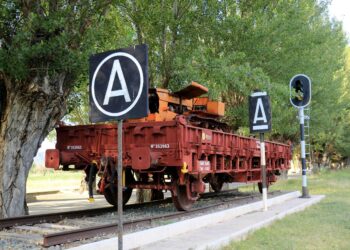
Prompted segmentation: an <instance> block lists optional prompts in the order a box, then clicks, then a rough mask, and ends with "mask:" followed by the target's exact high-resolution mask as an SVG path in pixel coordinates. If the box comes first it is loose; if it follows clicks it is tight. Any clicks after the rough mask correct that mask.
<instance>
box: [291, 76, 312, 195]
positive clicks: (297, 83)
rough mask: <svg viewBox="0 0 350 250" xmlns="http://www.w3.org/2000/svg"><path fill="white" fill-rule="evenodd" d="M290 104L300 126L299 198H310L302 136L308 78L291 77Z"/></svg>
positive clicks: (309, 84) (309, 97)
mask: <svg viewBox="0 0 350 250" xmlns="http://www.w3.org/2000/svg"><path fill="white" fill-rule="evenodd" d="M289 90H290V102H291V104H292V105H293V106H294V107H296V108H297V109H298V114H299V125H300V148H301V150H300V151H301V157H300V158H301V166H302V195H301V198H310V195H309V190H308V187H307V176H306V155H305V136H304V121H305V116H304V108H305V107H307V106H308V105H309V104H310V101H311V80H310V78H309V77H308V76H306V75H303V74H299V75H295V76H293V77H292V79H291V80H290V83H289Z"/></svg>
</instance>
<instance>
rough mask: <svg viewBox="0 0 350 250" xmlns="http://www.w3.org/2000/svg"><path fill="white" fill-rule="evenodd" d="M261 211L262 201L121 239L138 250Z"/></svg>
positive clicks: (109, 245) (110, 242) (82, 249)
mask: <svg viewBox="0 0 350 250" xmlns="http://www.w3.org/2000/svg"><path fill="white" fill-rule="evenodd" d="M300 195H301V193H300V192H299V191H295V192H290V193H287V194H283V195H279V196H277V197H273V198H270V199H268V203H267V204H268V206H272V205H276V204H280V203H282V202H285V201H287V200H290V199H293V198H297V197H299V196H300ZM262 209H263V204H262V201H257V202H253V203H250V204H246V205H243V206H239V207H234V208H230V209H226V210H222V211H219V212H216V213H211V214H208V215H202V216H198V217H195V218H192V219H187V220H183V221H180V222H177V223H172V224H168V225H164V226H159V227H155V228H150V229H146V230H143V231H139V232H135V233H130V234H126V235H124V237H123V243H124V249H132V248H138V247H141V246H143V245H147V244H151V243H154V242H157V241H160V240H163V239H166V238H169V237H173V236H176V235H179V234H183V233H186V232H190V231H194V230H196V229H199V228H202V227H206V226H210V225H213V224H216V223H219V222H221V221H225V220H228V219H233V218H235V217H238V216H241V215H244V214H247V213H251V212H254V211H258V210H262ZM281 218H282V217H281ZM272 221H273V220H271V221H269V223H271V222H272ZM259 224H261V223H259ZM266 225H267V224H266ZM254 226H255V225H254ZM262 226H263V225H261V226H260V227H262ZM116 233H117V231H116ZM227 241H228V242H229V241H230V240H228V239H222V243H221V241H220V242H219V241H217V242H218V243H217V244H225V242H227ZM117 243H118V238H117V237H114V238H111V239H107V240H102V241H97V242H93V243H88V244H85V245H81V246H78V247H74V248H70V249H72V250H90V249H91V250H95V249H98V248H105V249H115V248H116V246H118V244H117ZM217 244H215V245H210V247H215V246H217ZM205 247H207V246H205ZM205 247H204V249H205Z"/></svg>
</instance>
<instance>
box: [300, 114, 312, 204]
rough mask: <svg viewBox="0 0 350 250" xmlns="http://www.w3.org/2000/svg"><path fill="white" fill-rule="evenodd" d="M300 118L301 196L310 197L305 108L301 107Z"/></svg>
mask: <svg viewBox="0 0 350 250" xmlns="http://www.w3.org/2000/svg"><path fill="white" fill-rule="evenodd" d="M299 120H300V150H301V169H302V178H303V179H302V195H301V198H310V195H309V190H308V188H307V177H306V156H305V138H304V120H305V116H304V108H303V107H302V108H299Z"/></svg>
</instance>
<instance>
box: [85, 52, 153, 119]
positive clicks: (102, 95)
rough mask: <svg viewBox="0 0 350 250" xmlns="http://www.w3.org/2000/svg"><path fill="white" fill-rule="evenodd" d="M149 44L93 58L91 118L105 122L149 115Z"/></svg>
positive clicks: (91, 59)
mask: <svg viewBox="0 0 350 250" xmlns="http://www.w3.org/2000/svg"><path fill="white" fill-rule="evenodd" d="M147 52H148V48H147V45H138V46H135V47H130V48H125V49H119V50H115V51H108V52H104V53H100V54H95V55H92V56H91V57H90V86H89V90H90V120H91V122H103V121H109V120H122V119H128V118H141V117H145V116H147V114H148V53H147Z"/></svg>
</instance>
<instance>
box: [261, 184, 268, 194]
mask: <svg viewBox="0 0 350 250" xmlns="http://www.w3.org/2000/svg"><path fill="white" fill-rule="evenodd" d="M258 188H259V192H260V194H262V190H263V187H262V182H258ZM266 189H267V190H269V182H267V183H266Z"/></svg>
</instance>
